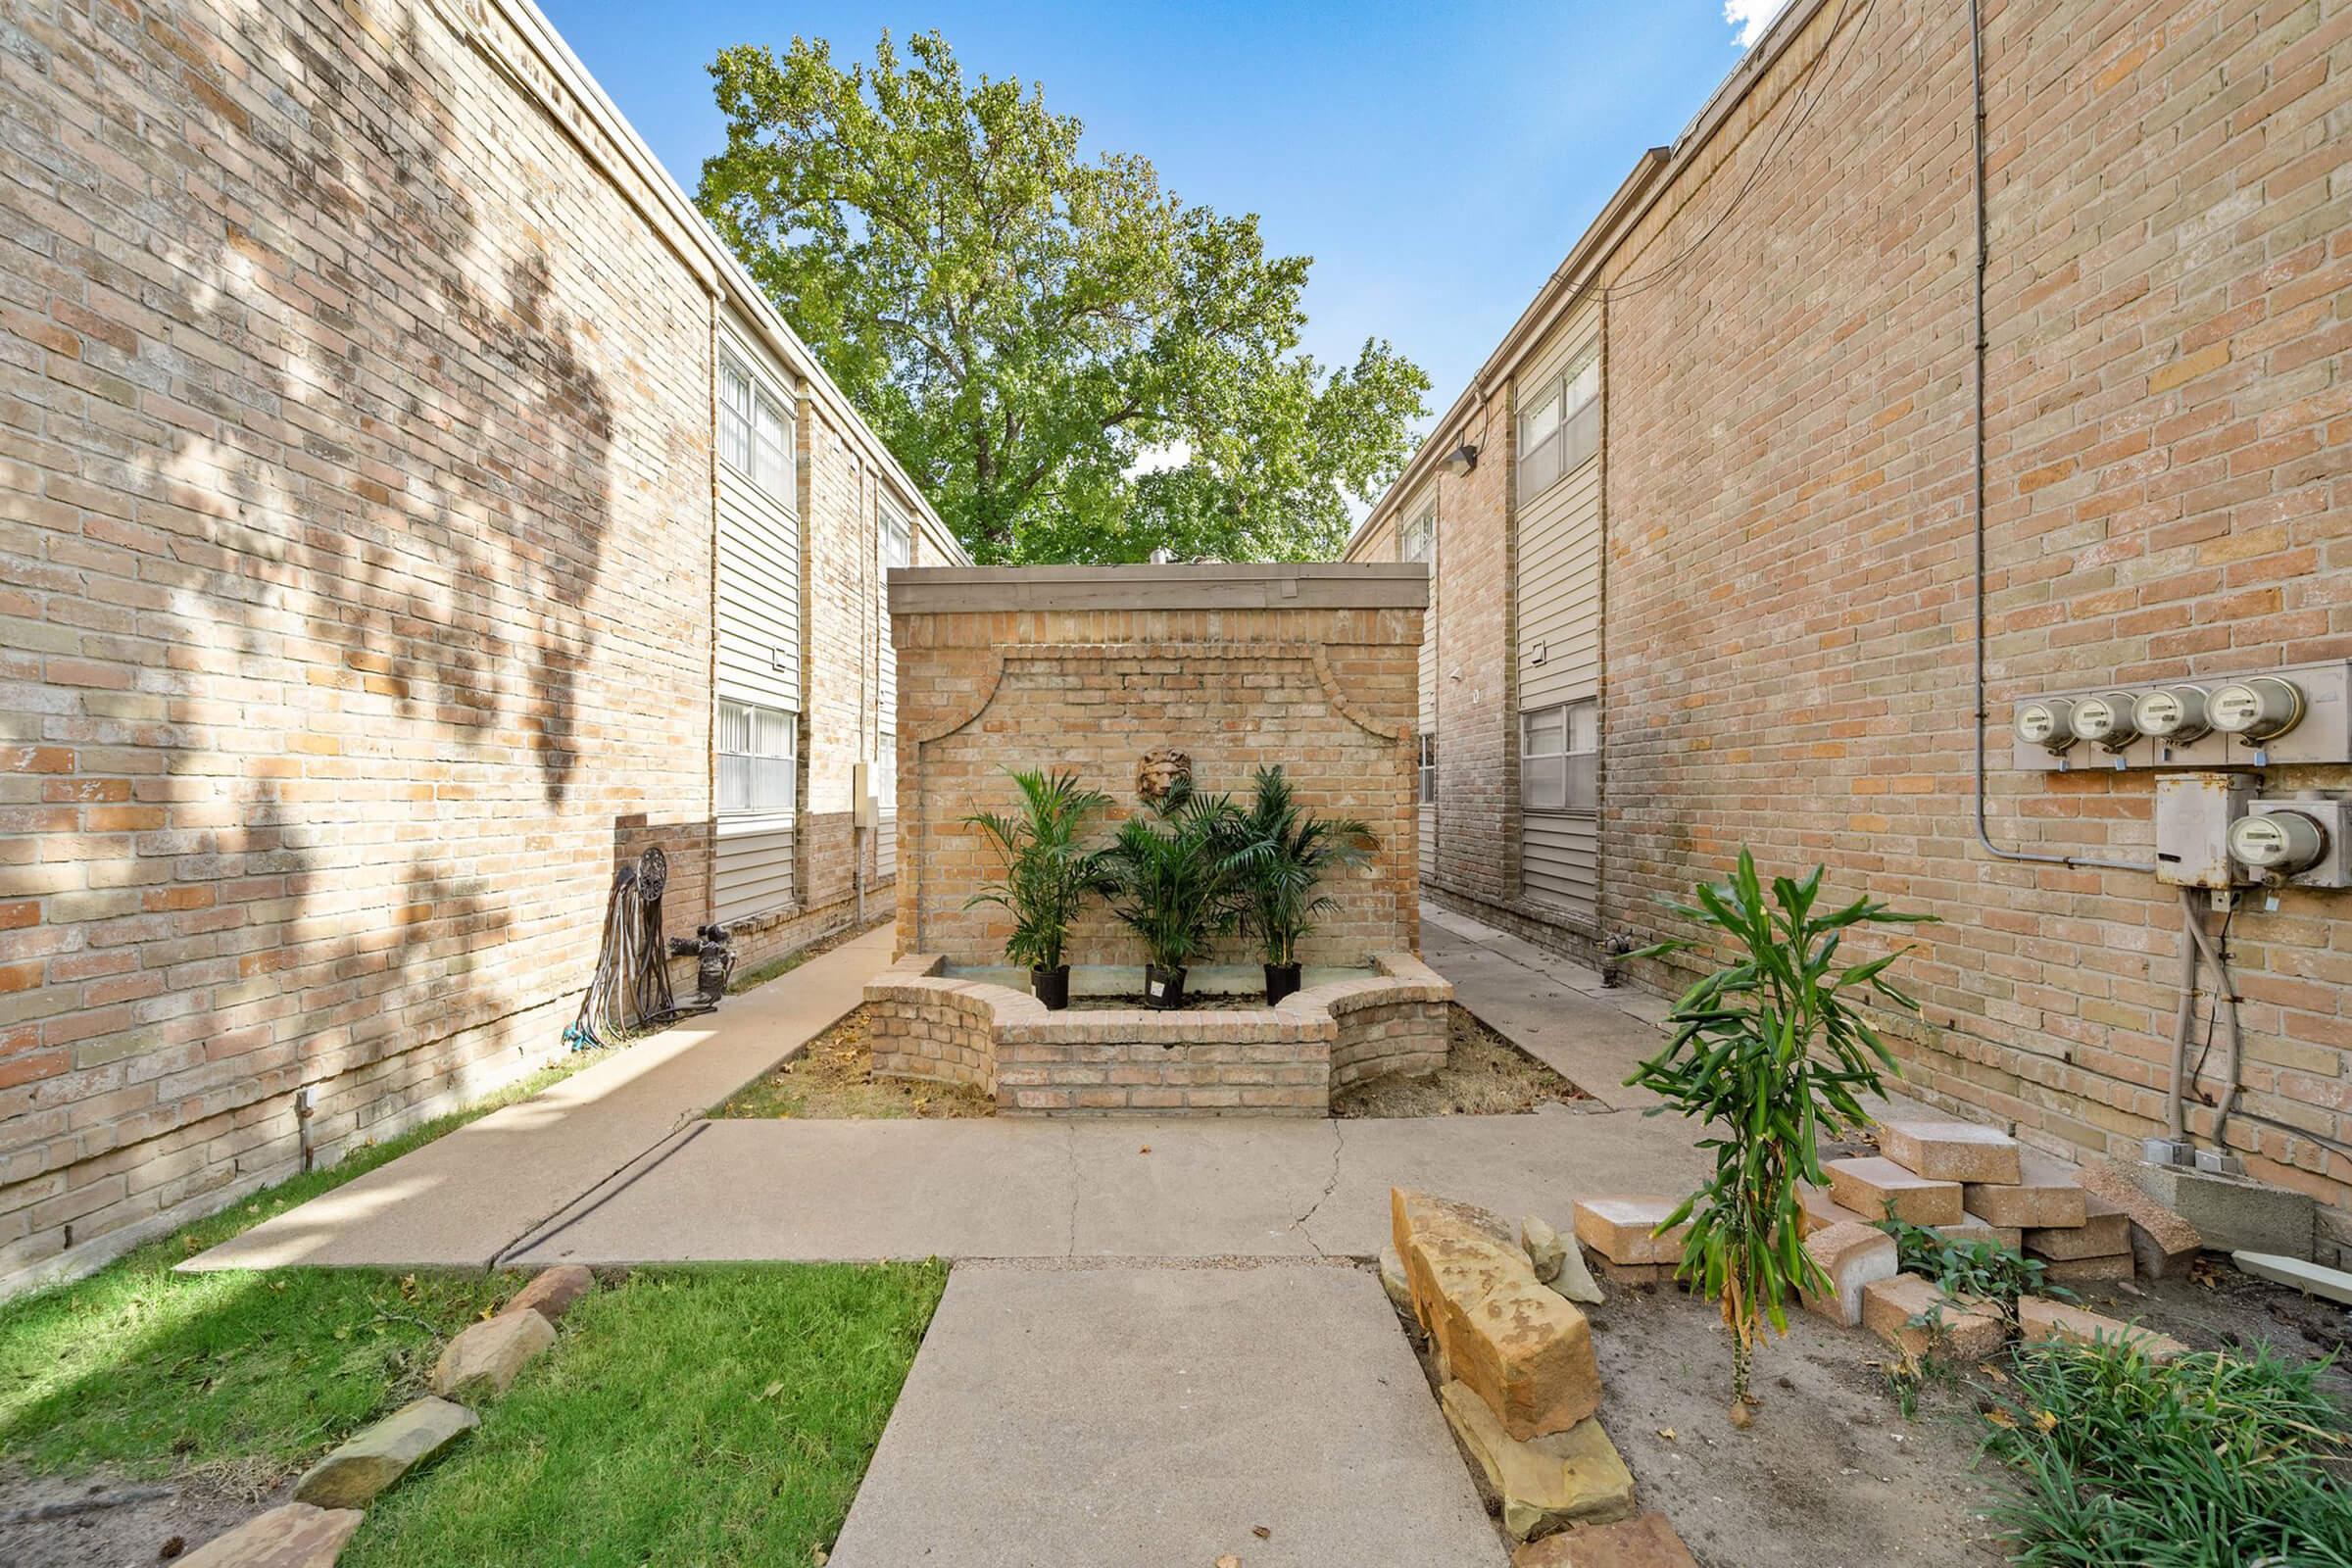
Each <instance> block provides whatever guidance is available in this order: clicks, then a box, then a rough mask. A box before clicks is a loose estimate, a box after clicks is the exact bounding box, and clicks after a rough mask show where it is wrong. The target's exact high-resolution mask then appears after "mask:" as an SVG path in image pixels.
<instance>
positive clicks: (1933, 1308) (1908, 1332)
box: [1862, 1274, 2009, 1361]
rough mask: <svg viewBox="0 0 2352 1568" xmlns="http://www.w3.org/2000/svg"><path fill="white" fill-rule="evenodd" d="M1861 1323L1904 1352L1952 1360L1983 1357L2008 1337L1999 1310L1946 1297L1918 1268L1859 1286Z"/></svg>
mask: <svg viewBox="0 0 2352 1568" xmlns="http://www.w3.org/2000/svg"><path fill="white" fill-rule="evenodd" d="M1862 1323H1863V1326H1864V1327H1865V1328H1867V1329H1869V1330H1870V1331H1871V1332H1872V1333H1873V1334H1876V1335H1877V1336H1878V1337H1879V1338H1880V1339H1882V1340H1885V1341H1886V1342H1887V1344H1889V1345H1891V1346H1893V1347H1894V1348H1896V1349H1898V1350H1901V1351H1902V1352H1903V1353H1904V1354H1906V1355H1910V1356H1915V1357H1925V1356H1929V1355H1936V1356H1939V1357H1941V1358H1943V1359H1945V1360H1951V1361H1981V1360H1983V1359H1984V1358H1985V1357H1986V1356H1988V1355H1992V1354H1994V1353H1996V1352H1997V1351H1998V1350H1999V1349H2000V1348H2001V1347H2002V1346H2003V1345H2004V1344H2006V1343H2007V1342H2008V1338H2009V1325H2008V1324H2007V1323H2006V1322H2005V1321H2003V1320H2002V1318H2001V1315H2000V1314H1999V1313H1998V1312H1994V1311H1992V1310H1990V1309H1989V1308H1986V1307H1985V1306H1983V1305H1982V1304H1981V1303H1976V1302H1971V1301H1965V1300H1953V1299H1948V1298H1947V1297H1945V1296H1944V1294H1943V1292H1942V1291H1940V1290H1938V1289H1937V1288H1936V1284H1935V1282H1934V1281H1932V1280H1926V1279H1922V1278H1921V1277H1920V1276H1919V1275H1917V1274H1897V1275H1896V1276H1895V1277H1894V1278H1892V1279H1890V1280H1878V1281H1875V1282H1874V1283H1872V1284H1869V1285H1865V1286H1863V1287H1862Z"/></svg>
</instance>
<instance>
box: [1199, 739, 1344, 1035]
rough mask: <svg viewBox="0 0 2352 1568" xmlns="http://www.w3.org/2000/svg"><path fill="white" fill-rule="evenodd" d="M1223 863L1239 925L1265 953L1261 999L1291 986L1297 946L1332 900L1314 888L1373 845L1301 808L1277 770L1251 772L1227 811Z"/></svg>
mask: <svg viewBox="0 0 2352 1568" xmlns="http://www.w3.org/2000/svg"><path fill="white" fill-rule="evenodd" d="M1231 839H1232V843H1231V847H1230V848H1229V850H1228V851H1227V854H1226V863H1227V865H1228V866H1229V867H1231V869H1232V871H1233V874H1234V877H1235V879H1236V881H1237V882H1238V883H1239V886H1240V895H1241V912H1242V925H1243V927H1244V929H1246V930H1247V931H1249V932H1250V935H1251V936H1252V937H1254V938H1255V939H1256V940H1257V944H1258V947H1259V949H1260V950H1261V951H1262V953H1263V954H1264V956H1265V967H1266V1001H1268V1002H1269V1003H1272V1002H1280V1001H1281V1000H1282V999H1283V998H1284V997H1286V996H1288V995H1290V993H1292V992H1293V991H1296V990H1298V989H1299V941H1300V939H1302V938H1303V937H1305V935H1306V934H1307V933H1308V932H1309V931H1311V930H1313V929H1314V922H1315V920H1316V918H1317V917H1318V916H1320V915H1324V914H1328V913H1329V912H1331V911H1332V910H1333V909H1336V908H1338V907H1339V902H1338V901H1337V900H1335V899H1333V898H1332V897H1331V896H1330V895H1328V894H1318V893H1317V892H1316V891H1315V889H1316V888H1317V887H1318V886H1319V885H1321V883H1322V881H1323V878H1324V877H1325V876H1327V875H1329V874H1331V873H1332V872H1335V871H1343V870H1346V869H1348V868H1349V867H1351V866H1357V865H1361V864H1363V863H1364V861H1365V860H1367V859H1368V858H1371V853H1372V849H1373V846H1374V845H1375V843H1376V842H1377V841H1376V840H1375V839H1374V838H1373V836H1372V830H1371V829H1370V828H1369V827H1367V826H1365V825H1364V824H1363V823H1362V822H1360V821H1357V820H1356V819H1355V818H1353V817H1318V816H1314V815H1311V814H1310V813H1308V812H1307V811H1306V810H1305V809H1302V808H1301V807H1300V806H1299V803H1298V800H1297V798H1296V797H1295V796H1294V795H1293V794H1292V791H1291V781H1290V780H1289V779H1288V778H1286V777H1284V776H1283V771H1282V769H1281V768H1280V767H1261V768H1259V769H1258V770H1257V777H1256V788H1255V791H1254V793H1253V794H1252V796H1251V798H1250V805H1249V807H1248V808H1247V809H1242V810H1238V811H1236V812H1235V813H1234V815H1233V819H1232V823H1231Z"/></svg>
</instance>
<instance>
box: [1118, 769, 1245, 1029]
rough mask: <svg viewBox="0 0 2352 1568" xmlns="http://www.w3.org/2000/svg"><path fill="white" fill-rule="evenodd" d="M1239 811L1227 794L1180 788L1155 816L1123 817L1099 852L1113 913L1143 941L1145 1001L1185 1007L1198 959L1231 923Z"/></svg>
mask: <svg viewBox="0 0 2352 1568" xmlns="http://www.w3.org/2000/svg"><path fill="white" fill-rule="evenodd" d="M1234 814H1235V813H1234V809H1233V803H1232V802H1231V801H1229V800H1227V799H1226V798H1225V797H1224V796H1222V795H1197V794H1194V793H1193V792H1192V791H1190V790H1180V791H1178V792H1175V793H1173V794H1171V795H1170V796H1169V797H1168V798H1167V799H1166V800H1165V801H1163V802H1162V803H1161V804H1160V807H1159V809H1158V810H1157V811H1156V812H1155V813H1154V814H1153V815H1152V816H1138V817H1132V818H1130V819H1129V820H1127V821H1126V822H1123V823H1121V824H1120V826H1119V832H1118V837H1117V838H1115V839H1114V840H1112V841H1111V845H1110V848H1108V849H1107V850H1104V851H1103V873H1104V880H1105V883H1106V884H1107V886H1108V887H1109V889H1110V892H1111V907H1110V912H1111V913H1113V914H1115V915H1117V916H1118V917H1119V919H1120V920H1121V921H1123V922H1124V923H1125V924H1126V925H1127V926H1128V927H1129V929H1131V930H1133V931H1134V932H1135V934H1136V935H1137V936H1139V937H1142V938H1143V940H1144V956H1145V960H1146V961H1145V964H1144V1002H1145V1005H1148V1006H1152V1007H1181V1006H1183V1005H1184V981H1185V974H1186V972H1187V970H1189V969H1190V968H1191V966H1192V962H1193V960H1194V959H1195V958H1197V957H1199V956H1201V955H1202V954H1204V953H1206V952H1207V951H1208V950H1209V947H1210V945H1211V944H1212V943H1214V942H1215V941H1216V939H1217V938H1218V937H1219V936H1221V935H1223V934H1224V933H1225V932H1227V931H1230V930H1232V929H1233V926H1234V923H1235V920H1236V918H1237V917H1238V915H1239V912H1240V911H1239V909H1238V907H1237V906H1236V903H1235V899H1234V875H1233V871H1232V868H1231V866H1230V865H1229V863H1228V861H1229V857H1230V854H1231V845H1232V832H1233V828H1232V823H1233V818H1234Z"/></svg>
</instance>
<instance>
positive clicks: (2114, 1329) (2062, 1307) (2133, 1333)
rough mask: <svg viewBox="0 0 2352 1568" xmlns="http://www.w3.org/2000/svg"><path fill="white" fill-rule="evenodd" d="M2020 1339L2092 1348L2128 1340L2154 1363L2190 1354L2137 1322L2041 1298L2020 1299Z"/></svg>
mask: <svg viewBox="0 0 2352 1568" xmlns="http://www.w3.org/2000/svg"><path fill="white" fill-rule="evenodd" d="M2017 1329H2018V1334H2019V1337H2020V1338H2022V1339H2024V1340H2025V1341H2026V1342H2027V1343H2028V1344H2030V1345H2031V1344H2036V1343H2043V1342H2048V1341H2056V1340H2067V1341H2072V1342H2073V1343H2075V1344H2077V1345H2090V1344H2093V1343H2095V1342H2097V1341H2100V1340H2108V1341H2117V1340H2127V1341H2130V1342H2131V1343H2132V1344H2135V1345H2137V1346H2138V1347H2139V1348H2140V1350H2141V1351H2142V1352H2144V1353H2145V1354H2146V1356H2147V1357H2148V1359H2149V1360H2151V1361H2170V1360H2171V1359H2173V1357H2175V1356H2177V1355H2185V1354H2187V1353H2188V1347H2187V1346H2185V1345H2183V1344H2181V1343H2180V1341H2179V1340H2176V1339H2174V1338H2173V1337H2172V1336H2171V1335H2169V1334H2159V1333H2157V1332H2156V1331H2155V1330H2154V1329H2143V1328H2141V1327H2139V1326H2138V1325H2137V1324H2134V1323H2126V1322H2123V1321H2122V1320H2120V1319H2118V1318H2112V1317H2108V1316H2105V1315H2104V1314H2102V1313H2098V1312H2093V1311H2091V1310H2090V1309H2089V1308H2088V1307H2082V1306H2076V1305H2074V1304H2073V1303H2071V1302H2067V1301H2052V1300H2048V1299H2044V1298H2042V1297H2038V1296H2028V1297H2022V1298H2020V1299H2019V1300H2018V1303H2017Z"/></svg>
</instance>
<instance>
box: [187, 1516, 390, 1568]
mask: <svg viewBox="0 0 2352 1568" xmlns="http://www.w3.org/2000/svg"><path fill="white" fill-rule="evenodd" d="M364 1517H366V1516H365V1515H363V1514H362V1513H361V1512H360V1511H359V1510H358V1509H357V1508H314V1507H312V1506H311V1505H310V1504H309V1503H307V1502H289V1503H286V1504H285V1505H284V1506H282V1507H277V1508H272V1509H270V1511H269V1512H268V1513H265V1514H257V1515H256V1516H254V1517H253V1518H251V1519H248V1520H246V1521H245V1522H244V1523H243V1524H241V1525H239V1526H237V1528H236V1529H234V1530H231V1531H229V1532H228V1533H227V1534H225V1535H220V1536H215V1537H214V1538H213V1539H212V1540H210V1541H208V1542H206V1543H205V1544H203V1545H201V1546H198V1547H197V1548H196V1549H195V1550H194V1551H191V1552H189V1553H188V1554H187V1555H186V1556H185V1557H182V1558H180V1559H179V1568H331V1565H332V1564H333V1562H334V1560H335V1557H336V1556H337V1554H338V1553H340V1552H341V1551H342V1550H343V1544H344V1543H345V1542H347V1541H349V1540H350V1539H351V1533H352V1532H353V1531H355V1530H357V1529H359V1528H360V1520H361V1519H362V1518H364Z"/></svg>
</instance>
